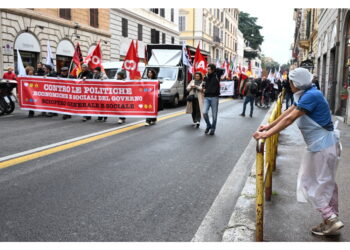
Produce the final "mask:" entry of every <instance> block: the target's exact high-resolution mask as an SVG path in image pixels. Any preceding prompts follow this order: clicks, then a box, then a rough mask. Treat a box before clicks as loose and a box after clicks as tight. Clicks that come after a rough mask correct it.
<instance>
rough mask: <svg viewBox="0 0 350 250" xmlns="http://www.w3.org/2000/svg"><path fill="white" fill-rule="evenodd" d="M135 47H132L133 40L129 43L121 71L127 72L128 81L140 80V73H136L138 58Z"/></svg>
mask: <svg viewBox="0 0 350 250" xmlns="http://www.w3.org/2000/svg"><path fill="white" fill-rule="evenodd" d="M136 47H137V45H136V46H135V45H134V40H132V41H131V43H130V47H129V50H128V53H126V57H125V60H124V63H123V69H125V70H127V71H129V73H130V79H131V80H137V79H140V78H141V75H140V72H139V71H138V64H139V60H140V59H139V57H138V55H137V50H136Z"/></svg>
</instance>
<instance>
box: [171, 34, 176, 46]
mask: <svg viewBox="0 0 350 250" xmlns="http://www.w3.org/2000/svg"><path fill="white" fill-rule="evenodd" d="M171 44H175V37H173V36H172V37H171Z"/></svg>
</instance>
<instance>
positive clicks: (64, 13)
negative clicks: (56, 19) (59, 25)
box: [60, 9, 72, 20]
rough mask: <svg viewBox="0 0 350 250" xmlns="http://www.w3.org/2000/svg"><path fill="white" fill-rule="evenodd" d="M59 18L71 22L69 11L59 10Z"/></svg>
mask: <svg viewBox="0 0 350 250" xmlns="http://www.w3.org/2000/svg"><path fill="white" fill-rule="evenodd" d="M60 18H64V19H67V20H71V18H72V17H71V11H70V9H60Z"/></svg>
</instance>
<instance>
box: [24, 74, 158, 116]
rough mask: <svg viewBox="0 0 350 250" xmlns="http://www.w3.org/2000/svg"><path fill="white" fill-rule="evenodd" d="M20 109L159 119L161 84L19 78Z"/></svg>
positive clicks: (154, 81)
mask: <svg viewBox="0 0 350 250" xmlns="http://www.w3.org/2000/svg"><path fill="white" fill-rule="evenodd" d="M17 82H18V94H19V102H20V107H21V108H22V109H25V110H38V111H43V112H56V113H63V114H71V115H89V116H123V117H156V116H157V113H158V84H159V83H158V81H156V80H138V81H117V80H85V81H82V80H76V79H58V78H52V77H47V78H43V77H28V76H27V77H18V78H17Z"/></svg>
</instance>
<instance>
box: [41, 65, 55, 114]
mask: <svg viewBox="0 0 350 250" xmlns="http://www.w3.org/2000/svg"><path fill="white" fill-rule="evenodd" d="M43 69H44V77H57V73H56V71H55V70H53V68H52V66H51V65H49V64H45V65H44V67H43ZM41 114H42V115H43V116H46V117H53V116H58V114H57V113H53V112H49V113H48V114H46V112H42V113H41Z"/></svg>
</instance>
